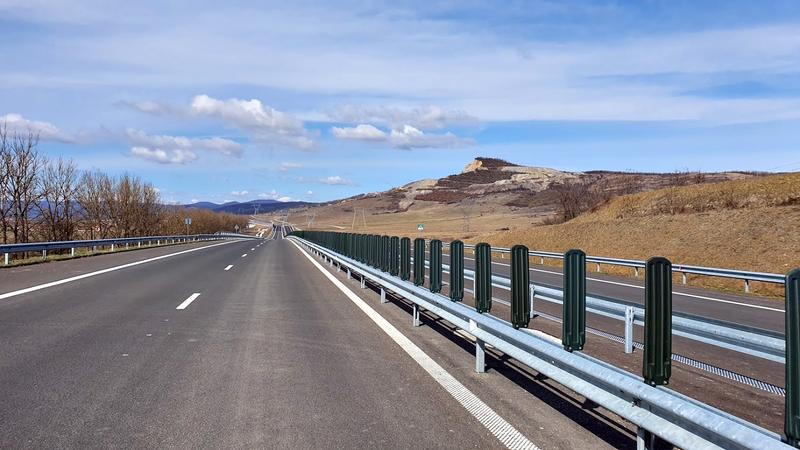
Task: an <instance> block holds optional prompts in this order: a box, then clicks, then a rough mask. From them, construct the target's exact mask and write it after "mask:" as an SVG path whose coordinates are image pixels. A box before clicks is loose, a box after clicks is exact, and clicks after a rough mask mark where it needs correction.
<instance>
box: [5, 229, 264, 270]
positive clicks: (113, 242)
mask: <svg viewBox="0 0 800 450" xmlns="http://www.w3.org/2000/svg"><path fill="white" fill-rule="evenodd" d="M241 238H246V239H254V237H253V236H250V235H246V234H238V233H215V234H190V235H175V236H141V237H130V238H114V239H93V240H81V241H54V242H28V243H23V244H3V245H0V253H2V254H3V265H6V266H7V265H8V264H9V263H10V261H11V260H10V257H11V255H12V254H14V253H28V252H42V258H43V259H44V258H47V252H49V251H52V250H70V256H75V249H76V248H89V247H91V248H96V247H110V248H111V250H112V251H114V249H115V248H116V247H117V246H122V245H124V246H125V248H130V246H131V245H132V244H136V245H137V247H141V246H142V243H148V244H152V243H153V242H155V243H156V245H162V242H163V243H165V244H174V243H183V242H196V241H213V240H218V239H241Z"/></svg>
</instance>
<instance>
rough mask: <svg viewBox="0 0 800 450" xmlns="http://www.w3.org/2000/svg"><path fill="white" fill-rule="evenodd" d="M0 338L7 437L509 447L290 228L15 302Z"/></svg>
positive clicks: (18, 443) (177, 443)
mask: <svg viewBox="0 0 800 450" xmlns="http://www.w3.org/2000/svg"><path fill="white" fill-rule="evenodd" d="M253 248H254V249H255V250H251V249H253ZM245 253H247V256H246V257H242V255H243V254H245ZM231 265H232V266H233V267H231V268H228V266H231ZM226 268H228V270H225V269H226ZM54 275H55V274H54ZM3 286H4V285H3ZM2 292H7V291H6V290H5V288H3V290H2ZM196 293H199V294H200V295H199V296H196V297H195V298H194V299H193V300H192V301H191V302H190V303H188V305H187V306H186V307H185V309H176V308H177V307H178V306H179V305H181V304H182V303H184V302H185V301H187V299H189V298H191V296H193V295H194V294H196ZM0 340H2V342H3V344H4V345H3V346H2V347H0V396H1V397H2V402H0V423H3V433H2V434H0V447H2V448H16V447H47V448H65V447H67V448H98V447H103V448H107V447H136V448H143V447H148V448H152V447H159V448H188V447H192V448H197V447H217V448H218V447H225V448H253V447H281V448H288V447H291V448H297V447H303V448H306V447H325V448H352V447H356V446H367V447H402V448H411V447H415V448H416V447H420V446H422V447H434V446H435V447H480V448H496V447H498V446H499V442H498V441H497V440H496V439H495V438H494V437H493V436H492V435H491V434H490V433H488V432H487V431H486V430H485V429H483V428H482V427H481V426H480V425H479V424H478V423H477V421H475V419H474V418H473V417H472V416H471V415H470V414H469V413H468V412H467V411H466V410H465V409H464V408H462V407H461V406H460V405H459V404H458V403H456V402H455V400H454V399H453V398H452V397H451V396H450V395H448V394H447V392H445V391H444V390H443V389H441V387H440V386H439V385H437V384H436V383H434V381H433V380H432V379H431V377H430V376H429V375H428V374H427V373H426V372H425V371H424V370H423V369H422V368H421V367H419V366H417V365H415V364H414V363H413V362H411V361H410V359H409V358H408V356H407V355H406V354H405V353H403V352H401V351H398V348H397V346H396V344H395V343H394V342H392V341H391V340H390V339H389V338H388V337H387V336H386V334H385V333H383V332H381V331H380V330H379V329H378V328H377V327H375V326H374V325H373V324H372V323H370V322H369V321H367V320H364V318H363V313H362V312H361V311H359V310H358V309H357V308H356V307H355V306H354V305H353V304H352V302H350V301H349V300H348V299H347V298H346V297H345V296H344V295H343V294H342V293H341V292H338V291H336V290H335V289H333V288H332V286H331V284H330V282H329V281H328V280H326V279H325V278H324V277H323V276H322V274H321V273H320V272H318V271H316V270H314V269H313V268H311V265H310V263H309V262H308V261H307V260H305V259H304V257H303V256H302V255H300V254H299V252H298V251H297V250H296V249H294V248H293V247H291V246H290V244H288V242H287V241H285V240H276V241H269V242H266V243H264V244H262V245H260V246H258V247H253V243H252V241H239V242H232V243H230V244H226V245H220V246H216V247H211V248H206V249H203V250H199V251H196V252H192V253H185V254H181V255H176V256H173V257H170V258H166V259H161V260H156V261H153V262H149V263H146V264H141V265H137V266H133V267H129V268H125V269H121V270H118V271H114V272H108V273H104V274H101V275H97V276H93V277H89V278H84V279H81V280H77V281H74V282H71V283H67V284H62V285H59V286H56V287H53V288H47V289H42V290H38V291H35V292H30V293H25V294H21V295H17V296H13V297H10V298H6V299H4V300H2V301H0ZM365 346H367V347H366V348H368V350H366V351H365ZM467 357H468V355H467ZM575 439H576V438H575V437H574V436H568V437H565V442H575ZM584 439H589V438H584ZM590 442H591V441H589V440H585V441H581V442H580V443H582V444H584V445H586V444H589V443H590ZM559 447H560V446H559ZM561 448H568V447H566V446H563V447H561Z"/></svg>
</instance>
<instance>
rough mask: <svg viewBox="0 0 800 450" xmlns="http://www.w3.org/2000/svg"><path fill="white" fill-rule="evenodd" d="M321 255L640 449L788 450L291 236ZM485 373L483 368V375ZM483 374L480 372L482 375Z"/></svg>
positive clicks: (740, 423)
mask: <svg viewBox="0 0 800 450" xmlns="http://www.w3.org/2000/svg"><path fill="white" fill-rule="evenodd" d="M291 239H293V240H296V241H297V242H299V243H301V244H302V245H304V246H306V247H307V248H309V249H311V251H312V252H314V253H315V254H317V255H321V256H322V257H324V258H326V259H327V260H328V261H330V264H331V265H333V264H338V265H339V266H340V267H346V268H347V271H348V277H349V276H351V275H352V274H353V273H357V274H359V275H360V277H361V279H362V286H364V285H365V280H369V281H370V282H371V283H373V284H375V285H376V286H378V287H379V288H380V290H381V298H382V299H383V298H385V295H386V291H392V292H394V293H396V294H397V295H399V296H402V297H403V298H405V299H406V300H408V301H410V302H411V303H412V304H413V305H414V309H415V314H414V319H412V320H413V321H414V322H415V324H416V323H417V321H418V317H419V316H418V315H417V314H418V308H423V309H425V310H428V311H430V312H431V313H433V314H435V315H437V316H439V317H441V318H443V319H445V320H447V321H448V322H450V323H452V324H453V325H454V326H456V327H457V328H460V329H462V330H464V331H466V332H468V333H470V334H471V335H472V336H474V337H475V339H476V346H475V348H476V363H478V362H479V361H483V357H484V353H483V352H484V348H485V344H490V345H491V346H493V347H494V348H496V349H497V350H499V351H501V352H503V353H505V354H507V355H509V356H511V357H512V358H514V359H516V360H517V361H519V362H521V363H522V364H525V365H526V366H528V367H530V368H531V369H533V370H535V371H537V372H538V373H540V374H542V375H544V376H546V377H548V378H550V379H552V380H554V381H556V382H558V383H559V384H561V385H563V386H565V387H567V388H568V389H570V390H571V391H573V392H575V393H577V394H579V395H582V396H584V397H586V398H587V399H589V400H591V401H593V402H594V403H596V404H598V405H600V406H601V407H603V408H605V409H606V410H608V411H611V412H613V413H615V414H617V415H619V416H620V417H622V418H623V419H625V420H628V421H629V422H631V423H633V424H634V425H636V426H637V427H638V430H639V431H638V432H637V448H646V447H647V448H649V445H648V443H647V442H646V440H647V437H648V435H649V434H652V435H654V436H658V437H659V438H661V439H663V440H665V441H667V442H670V443H672V444H673V445H676V446H678V447H680V448H683V449H710V448H720V447H721V448H729V449H772V448H775V449H778V448H781V449H789V448H792V447H790V446H789V445H786V444H785V443H783V442H781V437H780V436H779V435H778V434H776V433H773V432H771V431H769V430H766V429H763V428H761V427H759V426H757V425H754V424H752V423H749V422H747V421H745V420H743V419H740V418H738V417H735V416H732V415H730V414H728V413H725V412H723V411H720V410H718V409H716V408H714V407H712V406H709V405H706V404H704V403H702V402H699V401H697V400H694V399H692V398H689V397H687V396H684V395H682V394H680V393H678V392H675V391H673V390H671V389H668V388H666V387H664V386H651V385H649V384H646V383H644V382H643V380H642V378H641V377H638V376H635V375H633V374H630V373H628V372H626V371H623V370H621V369H618V368H616V367H613V366H611V365H609V364H607V363H604V362H602V361H600V360H597V359H595V358H592V357H591V356H588V355H586V354H584V353H581V352H580V351H575V352H569V351H566V350H564V349H563V348H561V347H560V346H559V345H558V344H554V343H552V342H550V341H548V340H546V339H544V338H542V337H539V336H536V335H533V334H531V333H528V332H525V331H524V330H521V329H519V330H518V329H514V327H513V326H512V325H511V324H510V323H508V322H506V321H504V320H502V319H499V318H497V317H494V316H491V315H489V314H481V313H478V312H477V311H475V309H473V308H472V307H470V306H467V305H464V304H462V303H459V302H453V301H451V300H450V299H449V298H447V297H444V296H443V295H441V294H435V293H432V292H430V291H429V290H427V289H425V288H423V287H421V286H414V285H413V284H412V283H409V282H407V281H403V280H401V279H400V278H398V277H396V276H393V275H390V274H389V273H386V272H382V271H380V270H378V269H376V268H373V267H369V266H368V265H366V264H362V263H360V262H358V261H356V260H354V259H351V258H348V257H345V256H343V255H340V254H338V253H335V252H333V251H330V250H328V249H326V248H323V247H322V246H320V245H317V244H314V243H312V242H310V241H307V240H305V239H301V238H299V237H296V236H292V237H291ZM477 369H478V367H477V366H476V370H477ZM478 371H481V370H478Z"/></svg>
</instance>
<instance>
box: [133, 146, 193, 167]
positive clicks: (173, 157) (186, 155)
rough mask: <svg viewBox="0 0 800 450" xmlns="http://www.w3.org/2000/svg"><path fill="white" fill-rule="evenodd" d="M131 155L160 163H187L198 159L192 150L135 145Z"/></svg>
mask: <svg viewBox="0 0 800 450" xmlns="http://www.w3.org/2000/svg"><path fill="white" fill-rule="evenodd" d="M131 155H133V156H135V157H137V158H142V159H145V160H148V161H154V162H157V163H159V164H186V163H189V162H192V161H194V160H196V159H197V155H196V154H195V153H194V152H192V151H191V150H182V149H177V150H162V149H160V148H153V149H151V148H147V147H133V148H131Z"/></svg>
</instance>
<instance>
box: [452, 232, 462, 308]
mask: <svg viewBox="0 0 800 450" xmlns="http://www.w3.org/2000/svg"><path fill="white" fill-rule="evenodd" d="M450 300H452V301H454V302H460V301H462V300H464V243H463V242H461V241H453V242H451V243H450Z"/></svg>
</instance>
